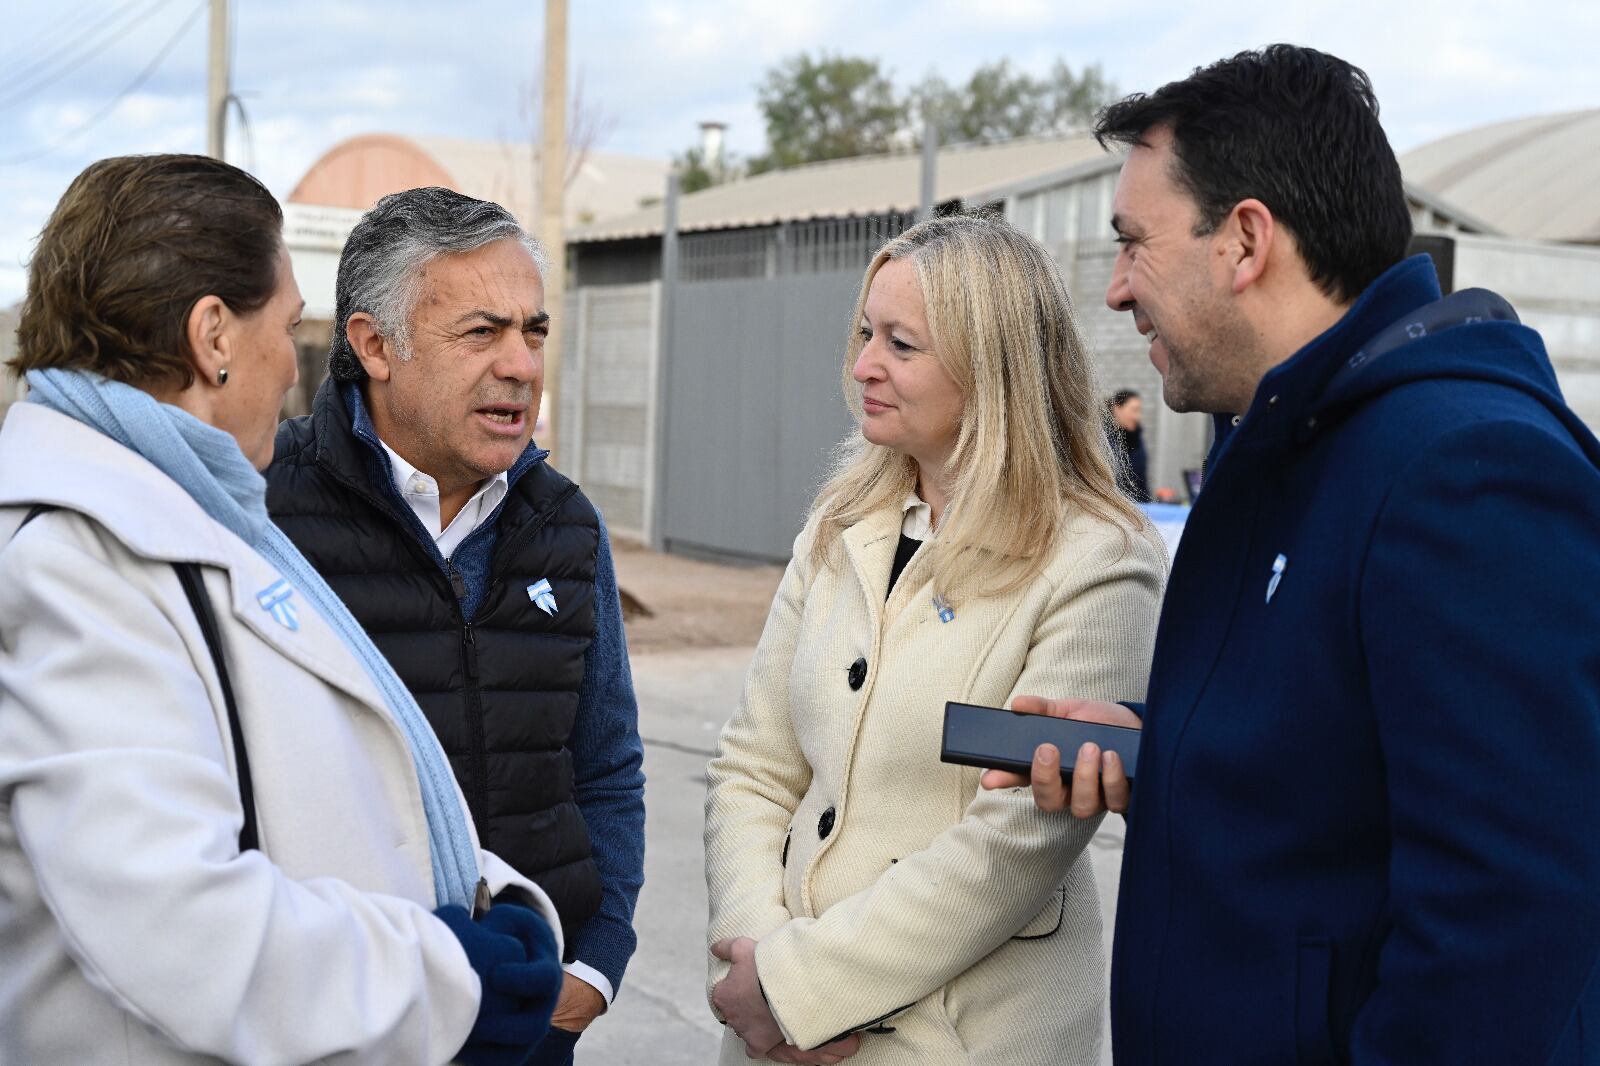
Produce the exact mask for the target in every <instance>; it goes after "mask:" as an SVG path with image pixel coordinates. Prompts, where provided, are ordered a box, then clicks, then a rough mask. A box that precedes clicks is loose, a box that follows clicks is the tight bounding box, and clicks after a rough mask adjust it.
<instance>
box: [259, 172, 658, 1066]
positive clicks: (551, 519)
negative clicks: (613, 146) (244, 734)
mask: <svg viewBox="0 0 1600 1066" xmlns="http://www.w3.org/2000/svg"><path fill="white" fill-rule="evenodd" d="M544 265H545V263H544V253H543V249H541V248H540V247H539V245H538V244H537V243H536V242H535V241H534V240H533V239H532V238H531V237H529V236H528V235H527V234H526V233H525V232H524V231H523V230H522V228H521V227H520V226H519V225H518V224H517V222H516V220H515V219H514V218H513V217H512V216H511V215H510V213H508V212H507V211H506V210H505V209H504V208H502V207H500V206H498V205H496V204H492V203H487V202H485V201H482V200H474V199H472V198H471V197H467V196H462V195H461V194H459V193H455V192H452V191H450V190H448V189H440V188H428V189H411V190H408V191H406V192H400V193H395V194H394V195H392V196H386V197H384V198H383V199H382V200H380V201H379V202H378V204H377V206H375V207H374V208H373V209H372V210H371V211H369V212H367V214H366V215H364V216H363V217H362V219H361V221H360V222H359V223H358V224H357V225H356V227H355V229H354V230H353V231H352V232H351V234H350V239H349V241H348V242H347V243H346V244H345V248H344V253H343V255H342V256H341V257H340V260H339V274H338V282H337V292H336V296H335V306H336V312H335V323H334V331H333V342H332V346H331V350H330V352H329V375H330V376H329V379H328V380H327V381H326V382H324V383H323V385H322V387H321V388H320V389H319V390H318V392H317V396H316V401H315V404H314V409H313V412H312V413H311V414H310V415H307V416H305V417H302V418H296V419H292V420H290V421H288V422H285V423H284V424H283V425H282V426H281V427H279V430H278V437H277V446H276V452H275V455H274V458H273V462H272V465H271V466H270V467H269V468H268V470H267V481H268V495H267V503H268V507H269V508H270V510H271V512H272V516H273V518H274V519H276V521H277V523H278V525H279V526H280V527H282V529H283V531H284V532H285V533H287V534H288V535H289V537H290V538H291V539H292V540H293V541H294V542H295V544H296V545H297V546H298V547H299V548H300V550H301V552H303V553H304V554H305V556H306V558H308V559H309V560H311V562H312V564H313V565H315V566H316V567H317V568H318V570H320V571H321V573H322V574H323V576H324V577H325V578H326V579H327V580H328V583H329V584H330V585H332V586H333V589H334V591H335V592H337V593H338V594H339V596H340V598H341V599H343V600H344V602H345V603H346V604H348V605H349V607H350V610H351V611H352V612H353V613H354V614H355V616H356V617H357V618H358V619H359V620H360V621H361V623H362V625H363V626H365V627H366V629H367V631H368V632H369V633H370V634H371V635H372V638H373V640H374V641H375V642H376V643H377V645H378V647H379V649H380V650H382V652H383V653H384V655H386V656H387V657H388V658H389V660H390V662H391V663H392V664H393V665H394V667H395V670H396V671H398V672H399V674H400V676H401V678H402V679H404V681H405V682H406V684H407V685H408V686H409V687H410V689H411V691H412V693H413V694H414V695H415V696H416V698H417V702H418V703H419V704H420V705H421V707H422V709H423V711H424V712H425V713H426V714H427V716H428V720H429V722H430V723H431V724H432V726H433V729H434V731H435V732H436V733H437V734H438V737H439V740H440V742H441V743H442V744H443V746H444V749H445V752H446V753H447V754H448V755H449V757H450V763H451V767H452V768H453V769H454V771H455V774H456V778H457V780H458V781H459V782H460V785H461V790H462V792H463V793H464V794H465V796H466V798H467V803H468V805H469V807H470V808H471V811H472V815H473V818H474V820H475V821H476V823H477V826H478V832H479V834H480V835H481V837H482V839H483V844H484V846H485V847H486V848H489V849H490V850H492V851H494V852H496V853H497V854H499V855H500V856H501V857H503V858H504V859H506V861H508V862H510V863H511V864H512V865H513V866H515V867H516V868H517V869H518V870H520V871H521V872H522V873H523V874H525V875H527V876H528V877H530V878H532V879H533V880H535V881H536V882H538V884H539V885H540V886H541V887H542V888H543V889H544V890H545V891H546V892H547V893H548V894H549V895H550V897H551V899H552V900H553V901H554V902H555V905H556V908H557V910H558V912H559V913H560V916H561V923H562V927H563V929H564V930H565V931H566V941H567V950H568V958H567V959H566V960H565V961H566V963H567V967H566V968H567V978H566V985H565V987H564V989H563V992H562V995H561V1000H560V1003H559V1005H558V1006H557V1008H556V1013H555V1018H554V1019H553V1024H554V1026H555V1028H554V1029H552V1031H551V1034H550V1036H549V1037H547V1038H546V1040H545V1042H544V1044H542V1045H541V1046H540V1048H539V1049H538V1052H537V1053H536V1055H535V1056H534V1058H532V1059H531V1060H529V1061H531V1062H534V1063H552V1064H555V1063H568V1062H571V1060H572V1047H573V1045H574V1044H575V1043H576V1041H577V1034H578V1033H580V1032H582V1030H583V1029H584V1028H585V1027H586V1026H587V1025H588V1024H589V1023H590V1022H591V1021H592V1020H593V1019H594V1018H595V1017H596V1016H597V1015H599V1014H600V1013H601V1012H603V1011H604V1010H605V1009H606V1007H607V1005H608V1004H609V1003H610V1001H611V999H612V997H613V996H614V995H615V993H616V989H617V986H618V985H619V984H620V983H621V980H622V973H623V970H624V968H625V967H626V965H627V962H628V958H629V957H630V956H631V955H632V953H633V949H634V946H635V937H634V932H633V927H632V926H633V908H634V903H635V901H636V900H637V898H638V894H639V887H640V885H641V884H642V882H643V879H644V776H643V774H642V773H641V771H640V765H641V762H642V755H643V751H642V748H641V746H640V742H639V734H638V709H637V705H636V703H635V700H634V694H633V682H632V678H631V675H630V673H629V669H628V657H627V644H626V641H625V639H624V636H623V630H622V613H621V606H620V602H619V598H618V592H617V583H616V575H615V571H614V569H613V566H612V560H611V548H610V544H609V542H608V541H607V538H606V530H605V524H604V523H603V522H602V521H601V518H600V516H599V514H598V513H597V512H596V511H595V508H594V507H593V505H591V504H590V503H589V501H588V500H587V499H586V498H585V497H584V495H583V494H582V493H581V492H579V491H578V487H577V486H576V485H574V484H573V483H572V482H570V481H568V480H567V479H566V478H564V477H562V476H561V475H560V474H558V473H557V472H556V471H555V470H553V469H551V468H550V466H549V465H548V464H546V462H545V458H546V456H547V455H548V453H547V452H544V451H542V450H540V449H539V448H538V447H537V445H535V444H534V442H533V427H534V424H535V422H536V420H537V418H538V411H539V401H540V392H541V387H542V385H543V376H544V362H543V359H544V339H545V337H546V335H547V334H548V332H549V323H550V316H549V314H548V312H547V311H546V310H545V307H544V282H543V274H542V269H543V267H544ZM315 742H316V738H314V737H308V738H307V743H315ZM340 813H341V814H342V815H344V816H348V817H361V812H359V811H347V812H340ZM397 846H401V847H420V846H425V842H420V841H401V842H397Z"/></svg>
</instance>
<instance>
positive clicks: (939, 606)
mask: <svg viewBox="0 0 1600 1066" xmlns="http://www.w3.org/2000/svg"><path fill="white" fill-rule="evenodd" d="M933 609H934V610H935V611H938V612H939V621H941V622H953V621H955V619H956V612H955V610H954V609H953V608H952V607H951V606H950V605H949V604H948V603H946V602H944V597H943V596H935V597H934V598H933Z"/></svg>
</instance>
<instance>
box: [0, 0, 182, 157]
mask: <svg viewBox="0 0 1600 1066" xmlns="http://www.w3.org/2000/svg"><path fill="white" fill-rule="evenodd" d="M206 6H207V0H200V3H199V4H197V5H195V8H194V10H193V11H191V12H189V17H188V18H186V19H184V20H183V24H182V25H181V26H179V27H178V32H177V33H174V34H173V35H172V36H171V37H169V38H168V39H167V43H166V44H164V45H162V46H161V50H160V51H159V52H157V53H156V55H155V58H154V59H152V60H151V61H150V63H149V65H148V66H146V67H145V68H144V69H143V70H141V71H140V72H139V73H138V75H137V76H136V77H134V79H133V80H132V81H130V82H129V83H128V84H127V85H125V86H124V87H123V89H122V91H121V92H119V93H117V95H116V96H114V97H112V99H111V102H110V103H108V104H106V106H104V107H102V108H101V109H100V110H99V111H96V112H95V113H94V114H93V115H91V116H89V118H88V119H87V120H86V121H84V122H82V123H80V124H79V125H78V126H77V127H76V128H74V129H73V130H72V131H70V132H69V133H67V134H66V135H65V136H62V137H58V138H56V139H55V140H53V141H50V142H49V143H47V144H43V145H40V146H39V147H37V148H33V149H30V150H29V151H26V152H22V153H19V154H17V155H12V156H0V166H15V165H16V164H18V163H30V162H32V161H33V160H35V159H39V158H42V157H44V156H47V155H49V154H50V153H51V152H53V151H55V150H56V149H57V148H60V147H62V146H63V145H65V144H67V143H68V142H69V141H72V140H74V139H75V138H77V137H78V136H80V135H81V134H83V133H85V132H86V131H88V130H89V129H90V128H91V127H93V126H94V125H95V124H96V123H98V122H100V121H101V120H102V119H104V118H105V117H106V116H107V115H109V114H111V112H112V111H115V110H116V107H117V105H118V104H120V103H122V101H124V100H126V99H127V98H128V97H129V96H131V95H133V94H134V93H136V92H138V91H139V89H140V88H141V87H142V86H143V85H144V83H145V82H147V81H149V80H150V76H151V75H152V74H154V73H155V72H156V68H157V67H159V66H161V63H162V61H163V60H165V59H166V58H167V56H168V55H169V54H170V53H171V52H172V50H173V49H174V48H176V47H177V46H178V42H179V41H181V40H183V35H184V34H185V33H187V32H188V31H189V27H190V26H193V25H194V23H195V19H197V18H199V17H200V13H201V12H203V11H204V10H205V9H206Z"/></svg>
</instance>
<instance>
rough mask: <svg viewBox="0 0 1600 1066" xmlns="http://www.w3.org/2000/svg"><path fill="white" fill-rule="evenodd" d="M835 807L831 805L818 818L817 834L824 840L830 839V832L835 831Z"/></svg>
mask: <svg viewBox="0 0 1600 1066" xmlns="http://www.w3.org/2000/svg"><path fill="white" fill-rule="evenodd" d="M833 818H834V814H833V808H832V807H829V808H828V809H827V810H825V811H823V812H822V817H821V818H818V819H817V836H818V837H820V838H822V839H823V840H827V839H828V834H829V833H831V832H833Z"/></svg>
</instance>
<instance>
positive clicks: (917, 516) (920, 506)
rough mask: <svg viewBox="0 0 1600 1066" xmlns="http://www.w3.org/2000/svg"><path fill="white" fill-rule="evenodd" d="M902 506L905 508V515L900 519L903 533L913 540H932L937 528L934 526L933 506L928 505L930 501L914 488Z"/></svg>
mask: <svg viewBox="0 0 1600 1066" xmlns="http://www.w3.org/2000/svg"><path fill="white" fill-rule="evenodd" d="M900 506H901V507H902V508H904V510H905V517H904V518H903V519H901V520H900V532H901V534H902V535H903V536H907V537H910V538H911V539H912V540H932V539H933V535H934V533H935V532H936V530H935V529H934V528H933V508H932V507H929V506H928V501H926V500H924V499H923V498H922V497H921V496H918V495H917V491H916V490H915V489H912V490H911V492H910V494H909V495H907V496H906V499H905V502H904V503H902V504H901V505H900Z"/></svg>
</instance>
